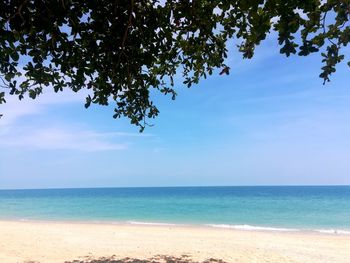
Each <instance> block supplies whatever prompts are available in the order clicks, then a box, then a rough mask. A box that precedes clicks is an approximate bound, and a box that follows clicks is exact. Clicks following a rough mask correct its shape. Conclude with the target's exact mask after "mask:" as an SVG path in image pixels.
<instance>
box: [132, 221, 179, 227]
mask: <svg viewBox="0 0 350 263" xmlns="http://www.w3.org/2000/svg"><path fill="white" fill-rule="evenodd" d="M127 223H128V224H132V225H147V226H181V224H171V223H155V222H142V221H127Z"/></svg>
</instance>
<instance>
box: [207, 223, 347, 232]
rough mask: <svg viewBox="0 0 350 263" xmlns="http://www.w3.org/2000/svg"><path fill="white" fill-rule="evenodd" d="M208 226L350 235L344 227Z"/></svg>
mask: <svg viewBox="0 0 350 263" xmlns="http://www.w3.org/2000/svg"><path fill="white" fill-rule="evenodd" d="M206 226H209V227H215V228H228V229H237V230H246V231H276V232H297V231H307V232H318V233H322V234H339V235H350V230H343V229H296V228H279V227H262V226H252V225H228V224H207V225H206Z"/></svg>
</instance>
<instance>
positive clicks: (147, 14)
mask: <svg viewBox="0 0 350 263" xmlns="http://www.w3.org/2000/svg"><path fill="white" fill-rule="evenodd" d="M349 12H350V0H326V1H320V0H251V1H240V0H236V1H232V0H220V1H219V0H165V1H159V0H120V1H108V0H89V1H77V0H4V1H0V85H1V86H0V104H1V103H4V102H5V94H11V95H17V96H19V98H20V99H22V98H23V96H25V95H26V94H28V95H29V97H31V98H33V99H34V98H36V97H37V96H38V95H39V94H40V93H42V91H43V88H44V87H48V86H50V87H52V88H53V89H54V90H55V91H56V92H58V91H62V90H64V89H72V90H73V91H79V90H81V89H89V90H90V91H91V92H90V93H91V96H90V95H89V96H88V97H87V98H86V104H85V106H86V107H89V105H90V104H91V103H96V104H100V105H108V104H110V103H113V104H114V106H115V114H114V116H113V117H114V118H119V117H121V116H125V117H128V118H129V119H130V120H131V123H132V124H135V125H138V126H139V127H140V128H141V130H143V128H144V127H145V125H147V122H146V120H147V119H148V118H154V117H156V116H157V115H158V109H157V107H156V106H155V105H154V104H153V102H152V100H151V99H150V92H151V90H157V91H159V92H161V93H163V94H170V95H171V96H172V98H173V99H174V98H175V96H176V93H175V90H174V89H173V87H174V81H173V78H174V76H175V75H179V76H180V75H181V76H182V78H183V83H184V84H185V85H187V86H188V87H190V86H191V85H192V84H196V83H198V81H199V80H200V79H202V78H206V77H207V75H208V74H209V75H210V74H212V73H213V71H214V70H215V69H220V72H221V73H220V74H223V75H226V74H229V70H230V68H229V67H227V66H226V65H225V58H226V56H227V42H228V40H229V39H232V38H234V39H237V41H238V43H240V44H239V45H238V46H237V48H238V49H239V50H240V52H242V54H243V57H244V58H251V57H252V56H253V55H254V49H255V47H256V46H257V45H259V44H260V43H261V41H263V40H264V39H265V38H266V36H267V34H268V33H269V32H271V31H276V32H277V34H278V44H279V45H280V53H282V54H284V55H286V56H290V55H292V54H297V55H299V56H307V55H309V54H311V53H315V52H319V53H321V56H322V62H323V66H322V69H321V74H320V77H321V78H322V79H323V80H324V82H326V81H329V77H330V75H331V74H332V73H334V72H335V70H336V64H337V63H339V62H341V61H342V60H344V54H343V53H344V47H346V46H347V44H348V43H349V41H350V27H349ZM349 65H350V64H349ZM21 76H23V77H21ZM6 90H7V91H8V92H6ZM6 96H7V95H6Z"/></svg>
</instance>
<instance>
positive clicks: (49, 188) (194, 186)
mask: <svg viewBox="0 0 350 263" xmlns="http://www.w3.org/2000/svg"><path fill="white" fill-rule="evenodd" d="M327 186H338V187H349V186H350V184H288V185H287V184H285V185H283V184H275V185H274V184H271V185H268V184H266V185H263V184H261V185H248V184H247V185H183V186H181V185H178V186H96V187H47V188H0V191H16V190H78V189H128V188H129V189H130V188H214V187H222V188H224V187H327Z"/></svg>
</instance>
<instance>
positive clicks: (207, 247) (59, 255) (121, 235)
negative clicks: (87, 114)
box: [0, 221, 350, 263]
mask: <svg viewBox="0 0 350 263" xmlns="http://www.w3.org/2000/svg"><path fill="white" fill-rule="evenodd" d="M113 255H115V256H114V258H115V259H121V258H126V257H130V258H139V259H149V258H152V257H154V256H156V255H168V256H176V257H181V256H182V255H187V256H189V257H190V259H191V260H195V261H199V262H202V261H204V260H207V259H210V258H215V259H222V260H223V261H225V262H239V263H244V262H249V263H250V262H256V263H260V262H269V263H282V262H300V263H308V262H314V263H316V262H317V263H323V262H324V263H326V262H327V263H333V262H339V263H342V262H343V263H349V262H350V236H345V235H327V234H316V233H301V232H296V233H291V232H289V233H285V232H258V231H238V230H230V229H215V228H205V227H180V226H143V225H123V224H118V225H113V224H91V223H65V222H55V223H53V222H14V221H0V262H1V263H12V262H16V263H17V262H42V263H46V262H65V261H68V262H72V261H73V260H79V261H76V262H89V260H91V259H97V258H100V257H111V256H113ZM183 258H185V257H183ZM95 262H101V263H107V262H117V261H112V260H107V259H106V260H102V259H100V260H99V261H95ZM118 262H119V261H118ZM122 262H126V261H122ZM168 262H180V261H179V260H177V261H176V260H174V261H168ZM181 262H190V260H188V261H181ZM191 262H192V261H191Z"/></svg>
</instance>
